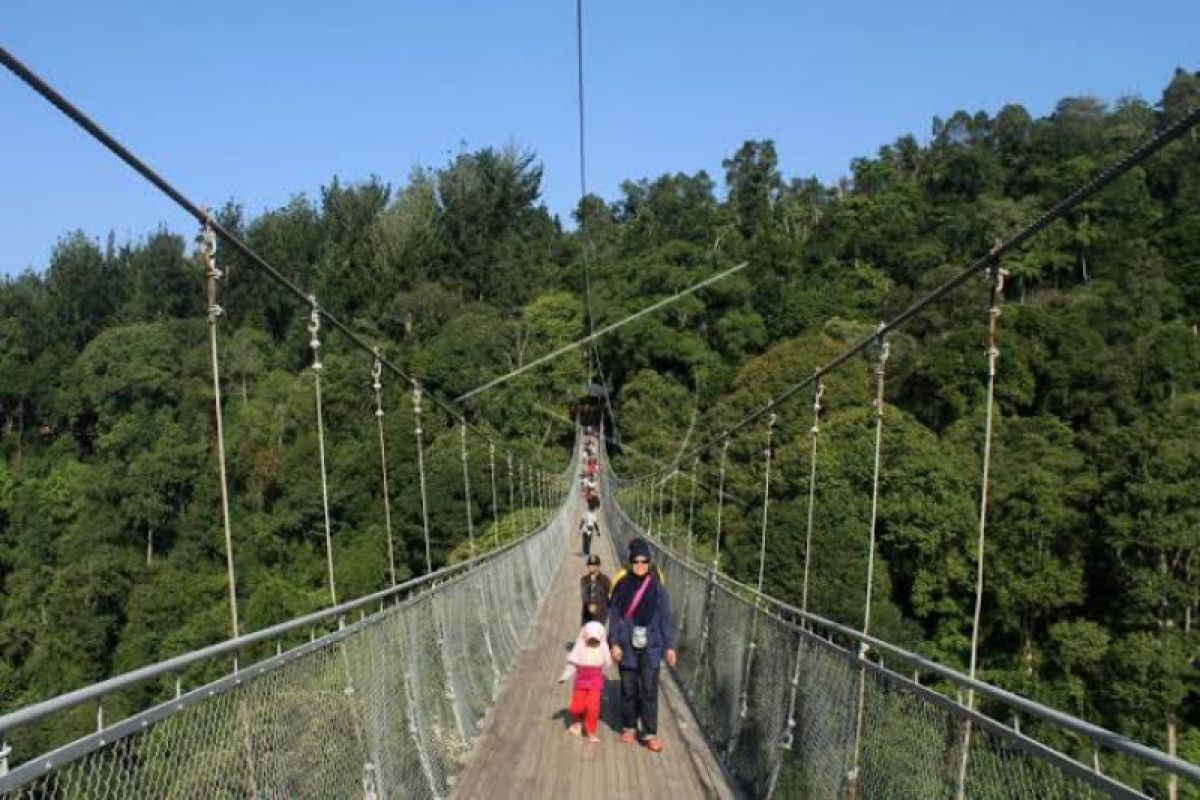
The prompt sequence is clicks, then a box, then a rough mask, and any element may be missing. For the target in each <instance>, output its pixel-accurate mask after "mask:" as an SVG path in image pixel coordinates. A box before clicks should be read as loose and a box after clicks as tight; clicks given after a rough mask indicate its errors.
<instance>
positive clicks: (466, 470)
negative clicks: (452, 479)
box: [459, 419, 475, 558]
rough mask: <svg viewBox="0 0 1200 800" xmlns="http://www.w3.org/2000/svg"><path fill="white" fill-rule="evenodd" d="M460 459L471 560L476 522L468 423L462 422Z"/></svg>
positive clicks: (460, 427) (460, 428)
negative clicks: (472, 509)
mask: <svg viewBox="0 0 1200 800" xmlns="http://www.w3.org/2000/svg"><path fill="white" fill-rule="evenodd" d="M459 442H460V450H459V452H460V458H461V460H462V476H463V506H464V507H465V508H466V511H467V547H468V549H469V550H470V553H471V558H474V557H475V520H474V515H473V514H472V512H471V470H470V462H469V460H468V456H467V421H466V419H463V420H462V423H461V425H460V426H459Z"/></svg>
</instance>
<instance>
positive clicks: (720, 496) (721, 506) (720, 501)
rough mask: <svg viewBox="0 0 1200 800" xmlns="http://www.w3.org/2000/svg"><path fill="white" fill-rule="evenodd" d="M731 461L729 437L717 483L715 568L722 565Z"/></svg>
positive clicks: (723, 452)
mask: <svg viewBox="0 0 1200 800" xmlns="http://www.w3.org/2000/svg"><path fill="white" fill-rule="evenodd" d="M728 461H729V439H726V440H725V442H724V444H722V445H721V477H720V478H719V480H718V483H717V536H716V545H715V546H716V550H715V552H714V553H713V569H714V570H717V569H719V568H720V565H721V523H722V519H723V517H724V514H725V467H726V464H727V463H728Z"/></svg>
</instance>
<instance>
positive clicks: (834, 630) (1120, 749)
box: [613, 498, 1200, 783]
mask: <svg viewBox="0 0 1200 800" xmlns="http://www.w3.org/2000/svg"><path fill="white" fill-rule="evenodd" d="M613 505H614V506H615V507H616V509H617V511H618V512H619V513H620V515H621V516H622V517H624V518H625V521H626V522H628V523H629V524H630V525H632V526H633V527H635V528H638V530H641V528H640V527H639V526H638V525H637V523H635V522H634V521H633V520H632V519H631V518H630V517H629V515H628V514H627V513H626V511H625V509H624V508H623V507H622V506H621V505H620V504H619V503H616V502H615V498H614V503H613ZM642 536H643V537H644V538H646V539H647V540H648V541H649V542H651V544H653V545H654V547H655V548H657V549H658V550H661V551H662V552H664V553H666V554H667V555H669V556H670V557H671V558H673V559H674V560H676V561H677V562H678V563H679V564H680V566H682V567H684V568H685V569H688V570H690V571H691V572H692V573H693V574H695V575H698V576H700V577H702V578H703V577H706V576H707V575H709V574H710V573H711V574H712V575H713V576H714V577H715V578H716V579H718V580H720V581H721V582H722V583H725V584H729V585H730V586H732V587H734V588H736V590H737V591H738V592H739V593H742V592H744V593H745V594H746V595H749V596H750V597H751V598H754V599H757V600H758V601H761V602H762V603H764V604H766V605H768V606H774V607H775V608H776V609H778V610H779V611H780V612H782V613H784V614H786V615H788V616H789V617H794V618H798V619H799V620H801V621H803V622H805V623H809V624H811V625H814V626H817V627H820V628H823V629H824V630H826V631H828V632H829V633H831V634H836V635H838V636H843V637H846V638H848V639H851V640H853V641H855V642H857V643H858V644H860V645H865V646H866V647H867V648H870V649H873V650H876V651H878V652H880V653H883V654H885V655H887V656H889V657H895V658H898V659H899V660H901V661H904V662H906V663H908V664H909V665H911V666H913V667H916V668H918V669H920V670H921V671H922V672H925V673H929V674H932V675H936V676H938V677H940V678H943V679H945V680H948V681H950V682H951V683H954V684H956V685H957V686H960V687H962V688H963V689H971V690H974V691H975V692H977V693H978V694H980V695H982V696H984V697H987V698H989V699H991V700H995V701H996V702H999V703H1002V704H1004V705H1006V706H1008V707H1009V708H1011V709H1013V710H1014V711H1016V712H1018V713H1020V714H1023V715H1027V716H1029V717H1033V718H1037V719H1041V720H1043V721H1045V722H1049V723H1051V724H1053V725H1056V726H1057V727H1059V728H1062V729H1064V730H1067V731H1071V732H1073V733H1077V734H1080V735H1082V736H1086V737H1087V738H1088V739H1090V740H1092V741H1093V742H1095V743H1097V744H1100V745H1103V746H1104V747H1106V748H1107V749H1110V750H1112V751H1114V752H1117V753H1123V754H1126V755H1130V756H1134V757H1136V758H1139V759H1141V760H1143V761H1145V762H1147V763H1149V764H1152V765H1154V766H1156V767H1158V768H1160V769H1163V770H1165V771H1167V772H1170V773H1172V774H1175V775H1178V776H1180V777H1183V778H1187V779H1188V780H1191V781H1195V782H1196V783H1200V766H1197V765H1196V764H1192V763H1190V762H1188V761H1184V760H1183V759H1181V758H1178V757H1176V756H1171V755H1168V754H1167V753H1164V752H1162V751H1161V750H1158V749H1156V748H1153V747H1149V746H1148V745H1144V744H1140V743H1139V742H1136V741H1134V740H1133V739H1130V738H1128V737H1126V736H1122V735H1121V734H1119V733H1114V732H1113V731H1110V730H1108V729H1107V728H1102V727H1100V726H1099V725H1095V724H1093V723H1091V722H1087V721H1086V720H1082V719H1079V718H1078V717H1075V716H1072V715H1070V714H1067V713H1065V712H1062V711H1058V710H1056V709H1053V708H1050V707H1049V706H1045V705H1042V704H1041V703H1038V702H1036V701H1034V700H1030V699H1028V698H1026V697H1022V696H1020V695H1018V694H1014V693H1012V692H1009V691H1007V690H1005V689H1001V688H1000V687H998V686H993V685H992V684H990V683H985V682H983V681H981V680H978V679H976V678H970V677H968V676H966V675H964V674H962V673H961V672H958V671H957V670H954V669H952V668H951V667H947V666H945V665H944V664H939V663H938V662H936V661H932V660H930V659H929V658H926V657H925V656H922V655H918V654H917V653H913V652H911V651H909V650H905V649H904V648H902V647H898V646H896V645H894V644H890V643H888V642H885V641H883V640H882V639H877V638H875V637H874V636H869V635H865V634H863V633H862V632H861V631H856V630H854V629H853V628H850V627H848V626H846V625H843V624H841V623H838V622H834V621H833V620H830V619H826V618H825V617H822V616H819V615H817V614H814V613H812V612H811V611H802V610H801V609H799V608H796V607H795V606H793V605H791V604H790V603H786V602H784V601H783V600H779V599H778V598H775V597H772V596H771V595H769V594H766V593H764V592H759V591H757V590H756V589H755V588H754V587H753V586H749V585H747V584H744V583H742V582H741V581H739V580H737V579H736V578H733V577H730V576H729V575H727V574H725V573H722V572H720V571H718V570H714V569H713V568H712V567H711V566H706V565H704V564H701V563H700V562H697V561H696V560H695V559H689V558H688V557H687V556H686V555H684V554H683V553H680V552H678V551H677V550H675V549H674V548H672V547H670V546H668V545H666V544H664V543H663V542H662V541H660V540H659V539H657V538H655V537H654V536H652V535H650V534H647V533H646V532H645V531H642ZM747 602H750V601H747ZM780 621H781V622H785V623H786V622H787V620H783V619H780ZM792 624H793V625H794V627H795V628H796V629H797V630H799V631H801V632H803V633H810V634H811V632H810V631H807V630H806V629H805V628H804V627H803V625H801V624H799V623H792ZM961 707H962V708H963V710H966V707H965V706H961Z"/></svg>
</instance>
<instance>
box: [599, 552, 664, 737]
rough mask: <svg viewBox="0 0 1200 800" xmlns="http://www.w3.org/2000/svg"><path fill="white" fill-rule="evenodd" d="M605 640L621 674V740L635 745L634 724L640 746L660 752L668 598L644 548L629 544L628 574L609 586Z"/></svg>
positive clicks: (659, 576)
mask: <svg viewBox="0 0 1200 800" xmlns="http://www.w3.org/2000/svg"><path fill="white" fill-rule="evenodd" d="M608 640H609V641H610V642H612V657H613V660H614V661H616V662H617V664H618V665H619V667H620V673H621V728H622V732H621V741H623V742H635V741H637V726H638V722H639V720H640V721H641V726H642V736H643V741H644V742H645V744H646V747H647V748H648V749H649V750H651V751H652V752H655V753H657V752H660V751H661V750H662V749H663V745H662V740H661V739H659V738H658V668H659V666H661V664H662V662H663V659H664V658H665V659H666V662H667V664H668V665H669V666H671V667H674V666H675V625H674V624H673V623H672V622H671V598H670V596H669V595H668V594H667V587H666V586H664V585H663V582H662V576H661V573H659V571H658V570H651V568H650V546H649V545H648V544H646V542H645V541H644V540H642V539H634V540H633V541H632V542H630V543H629V571H628V572H625V573H623V574H622V575H621V576H619V577H618V578H617V580H615V581H614V582H613V593H612V601H611V602H610V603H609V608H608Z"/></svg>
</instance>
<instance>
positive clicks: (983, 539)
mask: <svg viewBox="0 0 1200 800" xmlns="http://www.w3.org/2000/svg"><path fill="white" fill-rule="evenodd" d="M1005 275H1006V273H1005V272H1004V270H1002V269H1000V268H999V267H997V268H995V269H994V270H993V280H992V296H991V303H990V305H989V308H988V342H987V390H986V391H987V394H986V397H985V400H984V423H983V466H982V471H983V474H982V476H981V477H980V481H979V484H980V488H979V538H978V541H977V544H976V549H975V614H974V619H973V620H972V622H971V658H970V664H969V666H968V668H967V677H969V678H970V679H971V680H975V667H976V660H977V655H978V652H979V622H980V619H981V618H982V616H983V567H984V548H985V546H986V543H987V512H988V489H989V488H990V486H991V467H992V434H993V428H994V410H995V405H996V367H997V363H998V362H999V360H1000V305H1001V303H1003V301H1004V278H1005ZM967 708H969V709H974V708H975V690H974V689H971V688H969V689H967ZM970 752H971V720H970V718H968V719H967V721H966V724H965V726H964V729H963V748H962V760H961V761H960V763H959V770H958V791H957V795H956V796H957V797H958V800H964V798H965V797H966V792H967V761H968V759H969V758H970Z"/></svg>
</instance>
